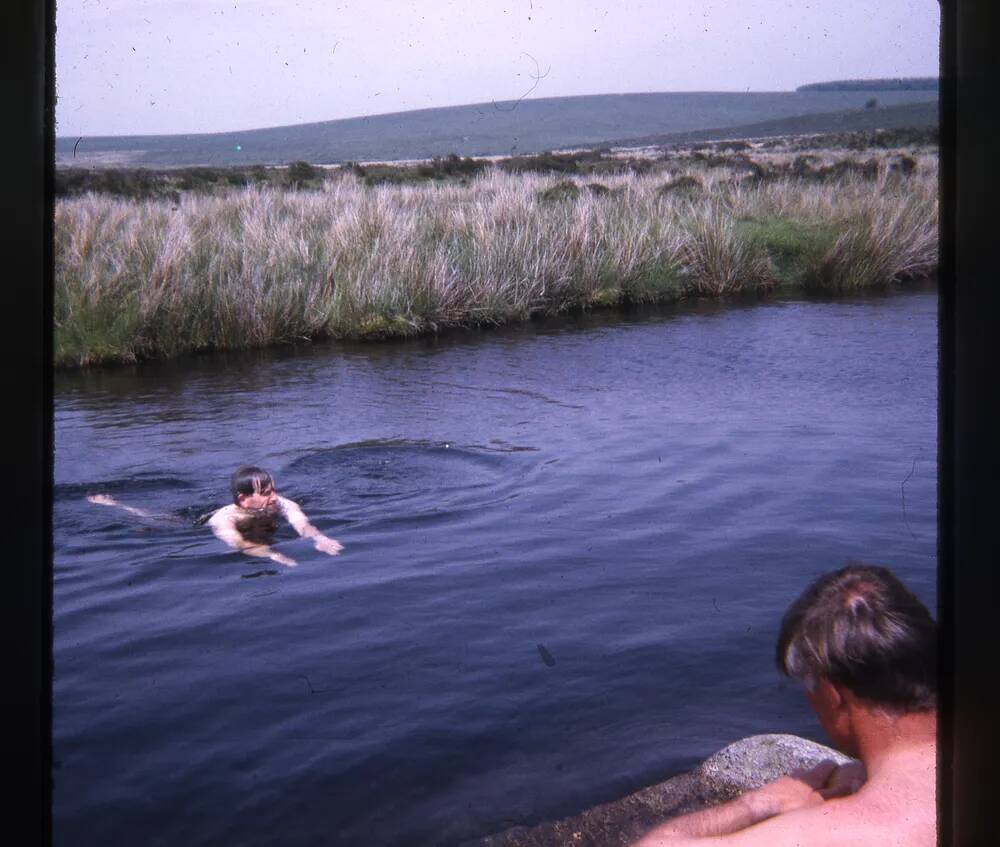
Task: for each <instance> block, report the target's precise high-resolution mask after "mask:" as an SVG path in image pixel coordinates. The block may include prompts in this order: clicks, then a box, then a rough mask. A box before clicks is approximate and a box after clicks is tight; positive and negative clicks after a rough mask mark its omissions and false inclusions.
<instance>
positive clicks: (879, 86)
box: [795, 76, 939, 91]
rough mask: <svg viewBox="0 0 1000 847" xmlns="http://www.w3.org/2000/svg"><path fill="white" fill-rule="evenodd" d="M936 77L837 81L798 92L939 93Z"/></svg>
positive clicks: (801, 87) (806, 87) (815, 83)
mask: <svg viewBox="0 0 1000 847" xmlns="http://www.w3.org/2000/svg"><path fill="white" fill-rule="evenodd" d="M938 86H939V82H938V78H937V77H936V76H906V77H893V78H891V79H836V80H832V81H830V82H811V83H809V84H808V85H800V86H799V87H798V88H796V89H795V90H796V91H937V90H938Z"/></svg>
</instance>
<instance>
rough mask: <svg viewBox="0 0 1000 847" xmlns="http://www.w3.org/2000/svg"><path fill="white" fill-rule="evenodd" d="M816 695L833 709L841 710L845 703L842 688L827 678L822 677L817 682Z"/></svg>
mask: <svg viewBox="0 0 1000 847" xmlns="http://www.w3.org/2000/svg"><path fill="white" fill-rule="evenodd" d="M816 693H817V694H819V696H820V697H821V698H822V699H823V700H824V701H825V703H826V704H827V705H828V706H829V707H830V708H831V709H839V708H840V706H841V705H842V704H843V702H844V697H843V695H842V694H841V693H840V688H838V687H837V686H836V685H834V684H833V683H832V682H830V680H828V679H826V678H825V677H820V678H819V680H817V683H816Z"/></svg>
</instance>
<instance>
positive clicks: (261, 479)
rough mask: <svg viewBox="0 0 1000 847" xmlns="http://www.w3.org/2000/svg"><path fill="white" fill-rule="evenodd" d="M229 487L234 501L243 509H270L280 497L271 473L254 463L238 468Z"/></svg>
mask: <svg viewBox="0 0 1000 847" xmlns="http://www.w3.org/2000/svg"><path fill="white" fill-rule="evenodd" d="M229 487H230V489H231V490H232V492H233V502H234V503H235V504H236V505H237V506H239V507H240V508H241V509H248V510H250V511H260V510H262V509H269V508H271V507H272V506H274V504H275V503H276V502H277V499H278V495H277V493H276V492H275V490H274V480H273V479H271V475H270V474H269V473H268V472H267V471H265V470H263V469H262V468H258V467H254V466H253V465H244V466H243V467H241V468H237V469H236V471H235V472H234V473H233V475H232V477H231V478H230V480H229Z"/></svg>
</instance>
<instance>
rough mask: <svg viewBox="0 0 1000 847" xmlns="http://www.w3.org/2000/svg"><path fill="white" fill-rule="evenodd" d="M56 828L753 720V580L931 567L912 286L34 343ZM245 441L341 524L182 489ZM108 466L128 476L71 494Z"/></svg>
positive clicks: (502, 805) (615, 765)
mask: <svg viewBox="0 0 1000 847" xmlns="http://www.w3.org/2000/svg"><path fill="white" fill-rule="evenodd" d="M54 390H55V488H54V500H53V510H54V515H53V522H54V639H55V645H54V680H53V713H54V717H53V755H54V759H55V769H54V800H53V825H54V831H55V840H56V844H58V845H89V844H94V845H98V844H99V845H107V844H112V843H130V842H131V843H141V844H143V845H160V844H162V845H178V844H183V845H184V847H196V846H197V845H218V844H227V845H236V844H246V845H271V844H290V845H300V844H303V845H304V844H310V845H311V844H337V845H339V844H344V845H353V844H359V843H364V844H368V845H389V846H390V847H404V845H421V844H428V845H455V844H459V843H461V842H462V841H463V840H466V839H470V838H473V837H476V836H478V835H484V834H488V833H490V832H495V831H498V830H501V829H504V828H506V827H508V826H512V825H514V824H532V823H536V822H539V821H542V820H548V819H552V818H555V817H560V816H563V815H568V814H572V813H575V812H578V811H580V810H582V809H583V808H586V807H588V806H591V805H594V804H595V803H598V802H604V801H607V800H610V799H613V798H615V797H618V796H621V795H623V794H626V793H628V792H631V791H634V790H636V789H638V788H640V787H642V786H645V785H648V784H650V783H652V782H656V781H659V780H662V779H664V778H666V777H668V776H671V775H673V774H675V773H678V772H680V771H683V770H685V769H687V768H689V767H691V766H692V765H693V764H695V763H696V762H698V761H700V760H701V759H703V758H704V757H706V756H708V755H709V754H711V753H713V752H714V751H716V750H717V749H719V748H720V747H722V746H724V745H725V744H727V743H729V742H731V741H733V740H736V739H738V738H741V737H744V736H747V735H751V734H754V733H761V732H793V733H797V734H800V735H804V736H806V737H810V738H814V739H816V740H825V739H824V737H823V734H822V731H821V729H820V728H819V726H818V725H817V723H816V721H815V719H814V718H813V717H812V715H811V713H810V712H809V710H808V706H807V704H806V702H805V700H804V697H803V696H802V693H801V690H800V688H799V686H798V685H796V684H794V683H792V682H791V681H788V680H784V679H783V678H782V677H781V676H780V675H779V674H778V672H777V671H776V669H775V667H774V660H773V650H774V640H775V636H776V632H777V627H778V623H779V620H780V617H781V614H782V612H783V611H784V609H785V608H786V607H787V605H788V604H789V603H790V602H791V600H792V599H793V598H794V597H795V596H796V595H797V593H798V592H799V591H800V590H801V589H802V588H803V587H804V586H805V585H806V584H807V583H808V581H809V580H810V579H812V578H813V577H815V576H816V575H818V574H820V573H822V572H824V571H827V570H830V569H833V568H837V567H840V566H842V565H843V564H845V563H846V561H847V560H848V559H850V558H860V559H863V560H866V561H870V562H875V563H879V564H886V565H889V566H890V567H892V568H893V569H894V570H895V571H896V572H897V573H898V574H899V575H900V576H901V577H902V578H903V579H904V581H906V582H907V584H908V585H910V586H911V588H913V589H914V590H915V591H916V593H917V594H918V595H919V596H920V597H921V598H922V599H923V600H924V601H925V602H926V603H928V604H929V605H930V606H931V608H932V609H933V608H934V606H935V603H936V564H935V544H936V504H935V500H936V485H937V468H936V449H937V447H936V444H937V414H936V412H937V409H936V404H937V399H936V398H937V292H936V289H935V288H934V287H933V285H930V284H928V285H922V286H916V287H914V288H911V289H909V290H904V291H898V292H892V293H887V294H878V295H867V296H863V297H841V298H836V299H831V298H804V297H801V296H795V297H791V296H789V297H779V296H775V297H773V298H771V299H768V300H765V301H763V302H758V301H753V302H749V301H748V302H745V303H739V302H737V303H727V304H721V303H718V302H712V303H707V304H706V303H698V302H692V303H683V304H680V305H677V306H673V307H664V308H658V309H648V310H639V311H635V312H630V313H615V314H607V313H605V314H596V315H583V316H573V317H567V318H563V319H556V320H547V321H543V322H531V323H528V324H525V325H521V326H516V327H506V328H498V329H493V330H488V331H481V332H475V331H470V332H454V333H449V334H447V335H445V336H442V337H439V338H429V339H419V340H412V341H401V342H392V343H369V344H358V345H350V344H337V343H329V344H317V345H312V346H310V345H303V346H301V347H297V348H289V349H281V350H275V351H266V352H252V353H242V354H213V355H208V356H202V357H191V358H187V359H184V360H182V361H177V362H172V363H150V364H145V365H141V366H135V367H118V368H108V369H97V370H93V371H90V372H83V373H62V374H59V375H57V377H56V379H55V385H54ZM243 463H255V464H260V465H262V466H264V467H266V468H267V469H269V470H270V471H271V472H272V473H273V475H274V477H275V480H276V484H277V488H278V491H279V492H280V493H281V494H283V495H285V496H287V497H291V498H292V499H294V500H296V501H298V502H299V503H300V505H301V506H302V507H303V509H304V510H305V512H306V514H307V515H309V517H310V518H311V519H312V521H313V522H314V523H315V524H316V525H317V526H318V527H319V528H320V529H321V530H322V531H323V532H325V533H327V534H328V535H331V536H333V537H335V538H337V539H338V540H340V541H341V542H342V543H343V544H344V547H345V549H344V552H343V553H342V554H341V555H339V556H337V557H333V558H331V557H329V556H326V555H325V554H323V553H320V552H317V551H315V550H313V548H312V547H311V545H309V544H308V543H307V542H306V541H304V540H302V539H299V538H297V537H296V536H295V534H294V532H293V531H291V530H288V529H285V530H282V531H280V532H279V535H278V539H277V542H276V546H277V548H278V549H279V550H280V551H282V552H284V553H285V554H286V555H289V556H291V557H293V558H295V559H297V560H298V563H299V564H298V567H296V568H289V569H286V568H284V567H283V566H281V565H277V564H274V563H272V562H269V561H266V560H259V559H250V558H248V557H245V556H242V555H241V554H238V553H235V552H230V551H229V550H228V549H227V548H225V547H224V546H223V545H221V544H220V543H219V542H218V541H216V540H215V538H214V537H213V536H212V535H211V533H210V532H209V531H208V530H207V529H206V528H205V527H201V526H194V525H193V523H192V522H193V520H194V518H196V517H197V516H198V515H201V514H203V513H205V512H207V511H209V510H211V509H213V508H216V507H219V506H221V505H224V504H225V503H226V502H227V501H229V493H228V477H229V474H230V473H231V472H232V471H233V470H234V469H235V468H236V466H238V465H240V464H243ZM93 492H108V493H111V494H112V495H114V496H115V497H117V498H118V499H119V500H120V501H122V502H125V503H128V504H131V505H135V506H140V507H143V508H146V509H149V510H151V511H153V512H158V513H163V514H164V515H165V517H163V518H155V519H146V518H140V517H135V516H132V515H128V514H126V513H123V512H120V511H117V510H114V509H111V508H108V507H102V506H98V505H94V504H91V503H89V502H87V501H86V499H85V496H86V495H87V494H89V493H93Z"/></svg>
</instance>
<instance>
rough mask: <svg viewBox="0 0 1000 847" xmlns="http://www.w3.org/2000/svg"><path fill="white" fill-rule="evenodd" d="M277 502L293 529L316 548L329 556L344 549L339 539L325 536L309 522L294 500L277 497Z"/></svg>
mask: <svg viewBox="0 0 1000 847" xmlns="http://www.w3.org/2000/svg"><path fill="white" fill-rule="evenodd" d="M278 503H279V504H280V505H281V511H282V513H283V514H284V516H285V517H286V518H287V519H288V522H289V523H290V524H291V525H292V527H293V529H294V530H295V531H296V532H297V533H298V534H299V535H301V536H302V537H303V538H308V539H310V540H311V541H312V542H313V546H314V547H315V548H316V549H317V550H319V551H321V552H323V553H329V554H330V555H331V556H336V555H337V554H338V553H339V552H340V551H341V550H343V549H344V545H343V544H341V543H340V542H339V541H337V540H336V539H334V538H327V537H326V536H325V535H323V533H322V532H320V531H319V530H318V529H316V527H314V526H313V525H312V524H311V523H309V518H307V517H306V514H305V512H303V511H302V509H301V508H300V507H299V504H298V503H296V502H295V501H294V500H289V499H288V498H287V497H279V498H278Z"/></svg>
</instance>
